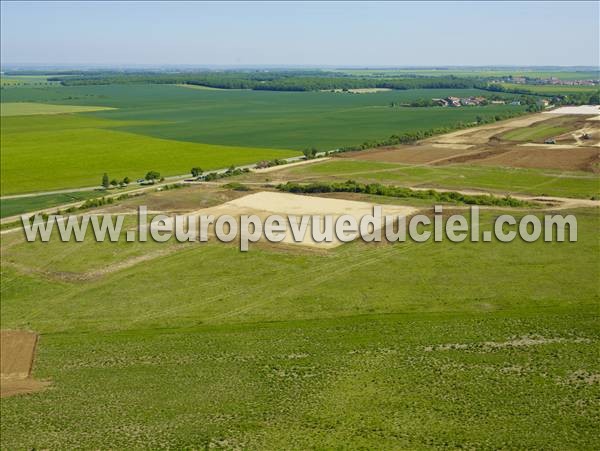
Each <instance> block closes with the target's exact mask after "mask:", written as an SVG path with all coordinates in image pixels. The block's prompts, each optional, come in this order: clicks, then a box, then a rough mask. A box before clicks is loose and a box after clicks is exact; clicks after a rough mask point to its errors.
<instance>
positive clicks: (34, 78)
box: [0, 75, 60, 95]
mask: <svg viewBox="0 0 600 451" xmlns="http://www.w3.org/2000/svg"><path fill="white" fill-rule="evenodd" d="M34 86H35V87H50V86H54V87H56V86H60V84H59V82H57V81H48V77H47V76H46V75H10V76H5V75H2V76H0V87H2V88H20V87H34ZM3 95H4V93H3Z"/></svg>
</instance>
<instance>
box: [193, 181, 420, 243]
mask: <svg viewBox="0 0 600 451" xmlns="http://www.w3.org/2000/svg"><path fill="white" fill-rule="evenodd" d="M373 206H374V204H371V203H368V202H359V201H353V200H344V199H333V198H324V197H315V196H305V195H299V194H290V193H276V192H270V191H263V192H259V193H255V194H249V195H247V196H244V197H240V198H238V199H234V200H231V201H229V202H226V203H224V204H221V205H218V206H216V207H209V208H205V209H202V210H198V211H194V212H191V213H189V215H195V216H197V215H213V216H215V218H217V217H218V216H222V215H230V216H233V217H234V218H239V217H240V216H241V215H256V216H258V217H259V218H261V220H262V221H263V223H264V220H265V219H266V218H267V217H268V216H271V215H281V216H283V218H284V219H285V220H286V221H285V222H286V229H287V230H286V238H285V239H284V240H283V241H282V243H285V244H296V245H301V246H310V247H316V248H322V249H330V248H334V247H337V246H340V245H341V244H343V243H342V242H341V241H339V240H337V239H336V238H334V240H333V241H332V242H316V241H314V240H313V239H312V235H311V230H312V218H311V221H309V223H308V227H307V230H306V234H304V239H303V240H302V241H301V242H295V241H294V240H293V235H292V231H291V228H290V225H289V224H287V216H288V215H289V216H295V217H296V218H297V220H298V223H300V216H303V215H319V216H320V217H321V218H320V219H321V224H320V226H321V229H322V228H323V227H324V225H323V223H322V221H323V218H322V216H324V215H331V216H333V217H334V223H335V220H336V219H337V218H338V217H340V216H342V215H351V216H353V217H354V218H356V220H357V222H360V219H361V218H362V217H363V216H364V215H368V214H370V215H372V214H373ZM416 212H417V209H416V208H412V207H405V206H397V205H382V214H383V215H390V216H395V217H397V216H398V215H403V216H409V215H412V214H414V213H416ZM211 232H213V231H212V230H211V228H209V234H212V233H211Z"/></svg>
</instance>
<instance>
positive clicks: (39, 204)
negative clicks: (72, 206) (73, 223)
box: [0, 191, 102, 218]
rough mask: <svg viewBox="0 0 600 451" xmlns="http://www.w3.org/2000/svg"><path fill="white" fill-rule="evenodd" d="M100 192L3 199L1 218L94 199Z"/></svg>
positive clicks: (75, 192)
mask: <svg viewBox="0 0 600 451" xmlns="http://www.w3.org/2000/svg"><path fill="white" fill-rule="evenodd" d="M100 196H102V193H100V192H98V191H74V192H72V193H60V194H47V195H42V196H31V197H20V198H15V199H2V200H1V201H0V206H1V210H0V218H6V217H7V216H14V215H19V214H21V213H27V212H30V211H37V210H42V209H45V208H50V207H55V206H57V205H62V204H68V203H72V202H77V201H81V200H86V199H92V198H94V197H100Z"/></svg>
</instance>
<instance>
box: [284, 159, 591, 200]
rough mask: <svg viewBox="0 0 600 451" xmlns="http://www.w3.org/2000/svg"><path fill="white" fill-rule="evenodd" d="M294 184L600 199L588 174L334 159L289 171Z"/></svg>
mask: <svg viewBox="0 0 600 451" xmlns="http://www.w3.org/2000/svg"><path fill="white" fill-rule="evenodd" d="M289 178H290V179H291V180H329V179H332V178H335V179H338V180H349V179H351V180H357V181H363V182H382V183H394V184H396V185H402V186H426V187H440V188H451V189H460V188H473V189H483V190H492V191H496V192H499V193H512V194H515V193H523V194H533V195H553V196H565V197H582V198H588V199H589V198H590V197H592V196H596V197H598V196H600V184H599V183H598V176H597V175H595V174H590V173H586V172H572V173H569V172H559V171H555V170H542V169H518V168H501V167H487V166H470V165H450V166H411V165H403V164H395V163H380V162H373V161H360V160H349V159H334V160H329V161H325V162H323V163H318V164H312V165H308V166H302V167H298V168H294V169H290V170H289Z"/></svg>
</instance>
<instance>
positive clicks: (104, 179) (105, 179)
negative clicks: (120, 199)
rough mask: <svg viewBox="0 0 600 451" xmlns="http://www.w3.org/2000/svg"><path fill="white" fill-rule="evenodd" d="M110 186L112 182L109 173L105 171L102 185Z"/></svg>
mask: <svg viewBox="0 0 600 451" xmlns="http://www.w3.org/2000/svg"><path fill="white" fill-rule="evenodd" d="M109 186H110V182H109V181H108V174H107V173H106V172H105V173H104V175H103V176H102V187H103V188H104V189H107V188H108V187H109Z"/></svg>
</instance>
